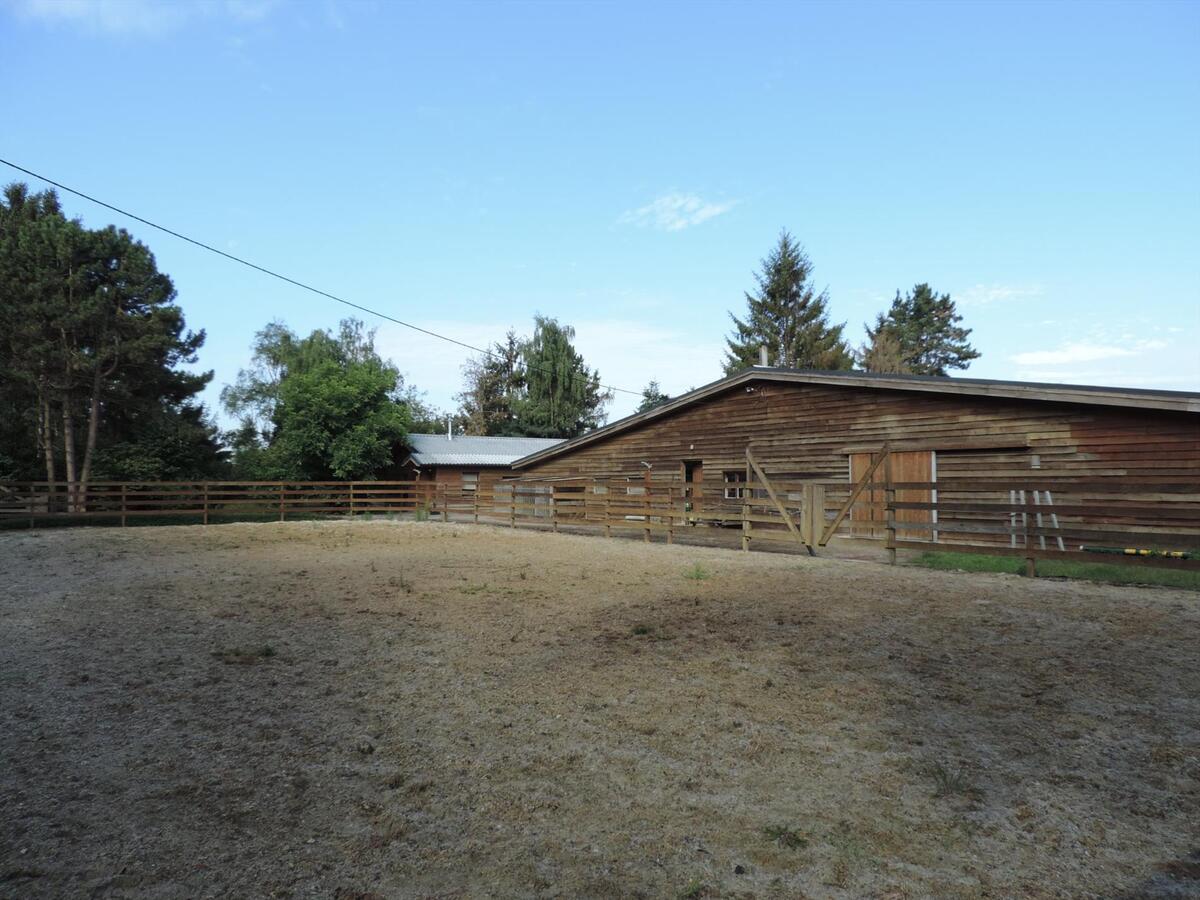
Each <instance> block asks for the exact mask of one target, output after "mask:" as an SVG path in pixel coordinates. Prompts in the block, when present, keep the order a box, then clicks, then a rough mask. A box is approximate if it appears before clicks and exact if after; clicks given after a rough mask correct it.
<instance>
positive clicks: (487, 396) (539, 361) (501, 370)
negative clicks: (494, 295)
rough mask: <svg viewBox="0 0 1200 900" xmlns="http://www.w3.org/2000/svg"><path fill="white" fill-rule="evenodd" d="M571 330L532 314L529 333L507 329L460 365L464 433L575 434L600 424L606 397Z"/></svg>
mask: <svg viewBox="0 0 1200 900" xmlns="http://www.w3.org/2000/svg"><path fill="white" fill-rule="evenodd" d="M574 338H575V330H574V329H573V328H571V327H570V326H566V325H560V324H559V323H558V322H557V321H556V320H554V319H550V318H546V317H544V316H537V317H535V319H534V331H533V335H532V336H530V337H529V338H525V339H521V338H518V337H517V335H516V333H515V332H512V331H510V332H509V333H508V335H507V336H506V337H505V342H504V343H503V344H495V345H494V346H493V348H492V352H491V353H490V355H488V356H485V357H483V358H480V359H475V360H471V361H470V362H468V363H467V365H466V366H464V367H463V374H464V376H465V377H466V389H465V390H464V391H463V392H462V393H461V394H459V401H460V403H461V404H462V408H461V413H460V416H461V418H462V420H463V421H464V423H465V428H466V431H467V433H468V434H498V435H521V436H528V437H575V436H576V435H579V434H582V433H583V432H585V431H588V430H590V429H592V428H596V427H598V426H599V425H601V424H603V423H604V418H605V417H604V406H605V405H606V404H607V403H608V401H609V399H610V395H609V393H608V392H607V391H605V390H604V389H603V388H602V386H601V384H600V375H599V373H598V372H595V371H594V370H592V369H589V368H588V367H587V365H586V364H585V363H584V360H583V357H582V356H580V355H579V353H578V352H576V350H575V347H574V346H573V344H572V343H571V342H572V341H573V340H574Z"/></svg>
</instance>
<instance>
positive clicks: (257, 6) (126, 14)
mask: <svg viewBox="0 0 1200 900" xmlns="http://www.w3.org/2000/svg"><path fill="white" fill-rule="evenodd" d="M7 5H8V6H9V7H10V8H11V9H13V10H14V11H15V12H16V13H17V15H18V16H20V17H21V18H24V19H28V20H33V21H39V22H44V23H47V24H50V25H66V26H71V27H75V28H79V29H81V30H84V31H88V32H99V33H103V34H111V35H122V36H132V37H157V36H160V35H163V34H167V33H170V32H173V31H177V30H178V29H180V28H182V27H184V26H185V25H187V24H188V23H189V22H191V21H192V20H194V19H197V18H200V17H204V16H224V17H227V18H229V19H232V20H233V21H235V22H256V21H259V20H261V19H263V18H265V17H266V16H267V15H269V14H270V13H271V11H272V10H273V9H274V8H275V7H276V6H278V5H279V3H278V0H223V2H205V0H9V3H8V4H7Z"/></svg>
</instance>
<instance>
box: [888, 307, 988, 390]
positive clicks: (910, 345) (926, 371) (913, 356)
mask: <svg viewBox="0 0 1200 900" xmlns="http://www.w3.org/2000/svg"><path fill="white" fill-rule="evenodd" d="M961 321H962V316H960V315H959V314H958V311H957V309H956V308H955V306H954V301H953V300H951V299H950V295H949V294H942V295H940V296H939V295H938V294H937V293H936V292H935V291H934V290H933V289H932V288H930V287H929V285H928V284H918V285H915V286H914V287H913V289H912V291H911V292H910V293H908V294H905V295H903V296H901V294H900V292H899V291H896V299H895V300H893V301H892V306H891V308H890V309H889V310H888V311H887V314H886V315H884V314H882V313H881V314H880V315H879V316H878V317H877V318H876V320H875V328H874V329H873V330H872V329H871V328H868V329H867V335H868V336H869V337H872V338H873V336H874V335H877V334H879V333H880V332H886V333H888V334H890V335H892V336H893V337H894V338H895V339H896V341H898V342H899V345H900V352H901V355H902V357H903V359H904V363H905V365H906V366H907V367H908V371H910V372H913V373H915V374H917V375H945V374H946V370H947V369H965V368H967V366H968V365H970V363H971V360H973V359H978V358H979V351H977V350H976V349H975V348H974V347H972V346H971V345H970V343H968V341H967V337H968V336H969V335H970V334H971V329H970V328H963V327H962V326H961V325H959V324H958V323H959V322H961Z"/></svg>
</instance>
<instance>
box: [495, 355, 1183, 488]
mask: <svg viewBox="0 0 1200 900" xmlns="http://www.w3.org/2000/svg"><path fill="white" fill-rule="evenodd" d="M752 381H772V382H785V383H790V384H820V385H835V386H842V387H857V388H870V389H872V390H881V391H917V392H923V393H934V394H960V395H963V394H965V395H968V396H975V397H1000V398H1004V399H1009V400H1041V401H1047V402H1051V403H1075V404H1081V405H1085V406H1123V407H1129V408H1133V409H1161V410H1168V411H1172V412H1191V413H1200V393H1194V392H1192V391H1159V390H1148V389H1144V388H1118V387H1101V386H1098V385H1086V384H1044V383H1038V382H1030V381H995V380H992V379H988V378H947V377H944V376H940V375H884V374H880V373H876V372H821V371H817V370H815V369H784V368H777V367H773V366H751V367H750V368H748V369H742V370H741V371H740V372H735V373H734V374H732V375H729V376H727V377H725V378H721V379H719V380H717V381H714V382H712V383H711V384H706V385H704V387H700V388H696V389H695V390H694V391H689V392H688V393H686V394H681V395H680V396H678V397H676V398H675V399H673V400H669V401H667V402H666V403H663V404H661V405H659V406H656V407H654V408H653V409H649V410H647V411H646V412H641V413H634V414H633V415H632V416H626V417H625V418H624V419H618V420H617V421H616V422H613V423H611V424H609V425H605V426H604V427H603V428H597V429H596V430H595V431H589V432H588V433H587V434H584V435H581V436H579V437H577V438H574V439H573V440H569V441H563V442H561V443H558V444H555V445H554V446H552V447H548V448H545V449H543V450H538V451H534V452H532V453H530V454H529V455H528V456H525V457H522V458H521V459H518V460H517V461H516V462H514V463H513V467H514V468H518V469H519V468H523V467H524V466H528V465H531V464H532V463H535V462H541V461H543V460H545V459H549V458H550V457H552V456H558V455H559V454H560V453H566V452H568V451H570V450H574V449H575V448H576V447H581V446H583V445H585V444H590V443H592V442H593V441H598V440H602V439H604V438H607V437H610V436H612V435H614V434H617V433H619V432H622V431H626V430H628V429H630V428H636V427H637V426H639V425H642V424H643V423H645V422H649V421H652V420H654V419H657V418H660V417H662V416H669V415H671V414H672V413H675V412H677V411H678V410H680V409H683V408H684V407H687V406H690V405H691V404H693V403H697V402H699V401H701V400H704V399H706V398H708V397H711V396H713V395H714V394H719V393H721V392H722V391H727V390H729V389H730V388H734V387H737V386H739V385H742V384H746V383H748V382H752Z"/></svg>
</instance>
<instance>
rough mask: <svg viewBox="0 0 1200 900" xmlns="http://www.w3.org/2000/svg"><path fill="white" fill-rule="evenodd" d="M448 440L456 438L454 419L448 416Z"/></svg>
mask: <svg viewBox="0 0 1200 900" xmlns="http://www.w3.org/2000/svg"><path fill="white" fill-rule="evenodd" d="M446 440H448V441H452V440H454V419H452V418H450V416H446Z"/></svg>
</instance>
